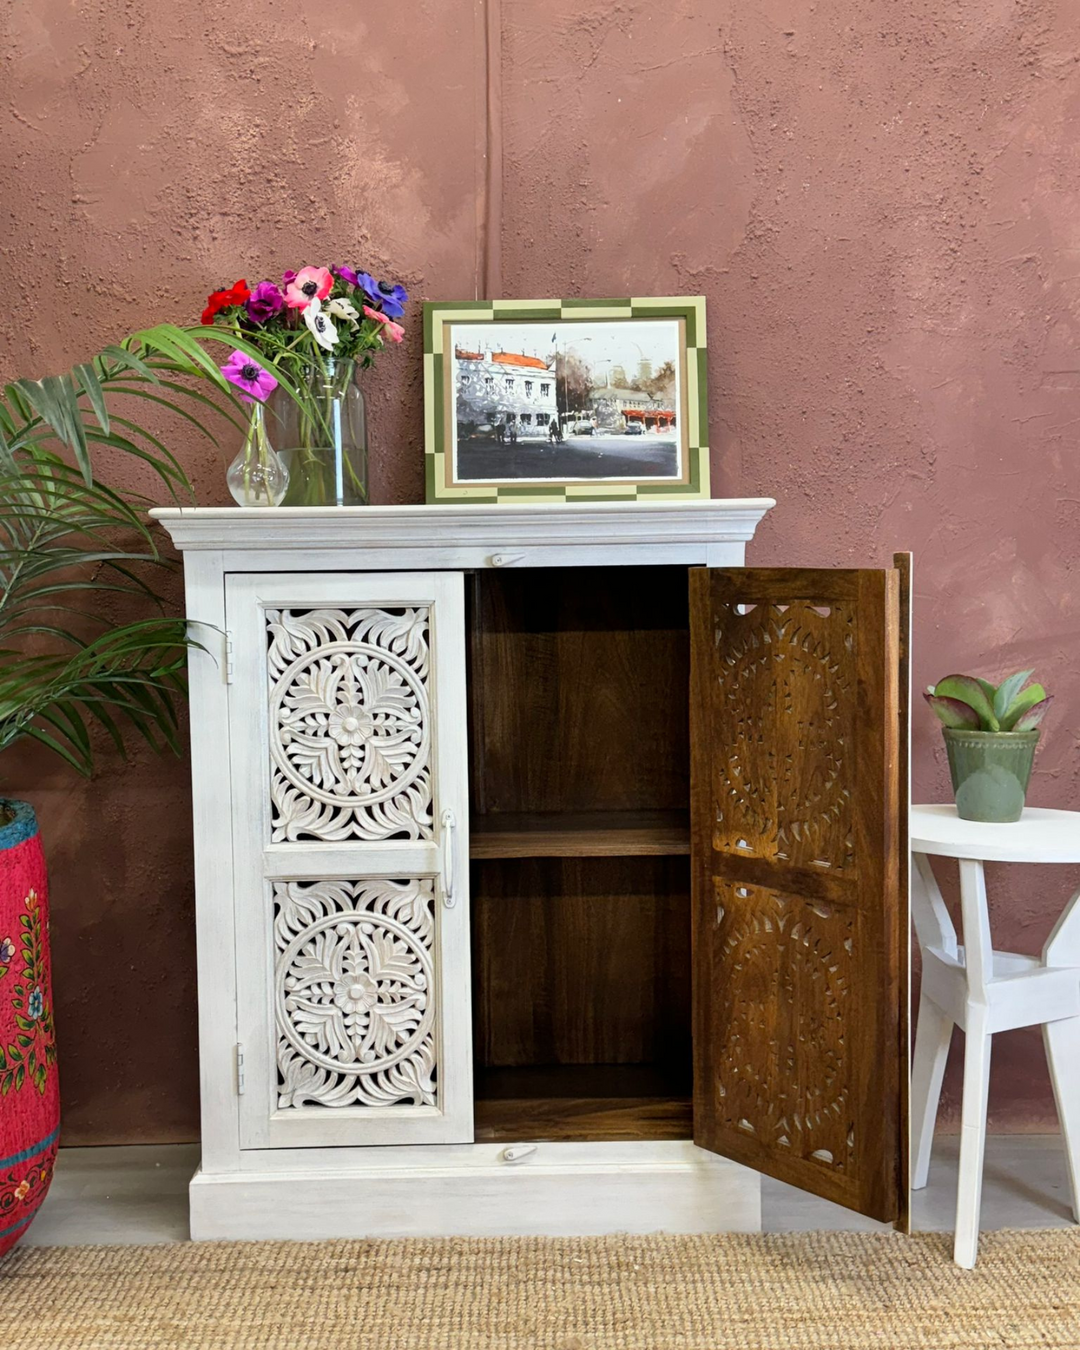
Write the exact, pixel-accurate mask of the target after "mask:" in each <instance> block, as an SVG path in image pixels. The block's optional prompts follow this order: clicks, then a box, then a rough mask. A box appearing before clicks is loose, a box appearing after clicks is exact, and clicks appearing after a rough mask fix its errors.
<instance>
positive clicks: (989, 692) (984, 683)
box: [975, 675, 997, 703]
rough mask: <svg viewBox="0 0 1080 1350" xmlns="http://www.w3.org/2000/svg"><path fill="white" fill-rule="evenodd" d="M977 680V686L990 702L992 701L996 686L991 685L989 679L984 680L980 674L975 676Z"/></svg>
mask: <svg viewBox="0 0 1080 1350" xmlns="http://www.w3.org/2000/svg"><path fill="white" fill-rule="evenodd" d="M975 678H976V680H978V682H979V688H980V689H981V690H982V691H983V693H984V694H985V695H986V697H987V698H988V699H989V700H990V702H991V703H993V701H994V695H995V694H996V693H997V687H996V686H995V685H992V684H991V683H990V681H989V680H984V679H983V678H982V676H981V675H976V676H975Z"/></svg>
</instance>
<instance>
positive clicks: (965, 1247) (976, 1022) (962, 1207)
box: [953, 1007, 991, 1270]
mask: <svg viewBox="0 0 1080 1350" xmlns="http://www.w3.org/2000/svg"><path fill="white" fill-rule="evenodd" d="M987 1020H988V1019H987V1016H986V1010H985V1009H984V1008H971V1007H969V1009H968V1026H967V1032H966V1034H965V1037H964V1100H963V1105H962V1107H961V1112H960V1180H959V1183H958V1185H957V1188H956V1240H955V1242H954V1244H953V1259H954V1260H955V1261H956V1264H957V1265H958V1266H964V1267H966V1268H967V1269H968V1270H970V1269H971V1268H972V1266H974V1264H975V1255H976V1253H977V1252H978V1250H979V1209H980V1207H981V1205H982V1177H983V1157H984V1155H985V1152H986V1103H987V1095H988V1091H989V1087H990V1042H991V1037H990V1036H989V1034H988V1033H987V1031H986V1025H987Z"/></svg>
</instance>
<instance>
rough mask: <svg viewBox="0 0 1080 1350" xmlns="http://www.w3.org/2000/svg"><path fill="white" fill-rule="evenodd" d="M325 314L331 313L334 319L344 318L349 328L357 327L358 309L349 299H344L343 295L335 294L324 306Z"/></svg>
mask: <svg viewBox="0 0 1080 1350" xmlns="http://www.w3.org/2000/svg"><path fill="white" fill-rule="evenodd" d="M326 312H327V314H332V315H333V316H334V318H335V319H344V320H345V322H346V323H347V324H348V325H349V327H350V328H359V326H360V325H359V323H358V322H357V320H358V319H359V318H360V311H359V310H358V309H357V308H356V306H355V305H354V304H353V302H352V301H351V300H346V299H345V297H344V296H343V295H339V296H337V297H336V298H335V299H333V300H331V301H330V303H329V304H328V305H327V306H326Z"/></svg>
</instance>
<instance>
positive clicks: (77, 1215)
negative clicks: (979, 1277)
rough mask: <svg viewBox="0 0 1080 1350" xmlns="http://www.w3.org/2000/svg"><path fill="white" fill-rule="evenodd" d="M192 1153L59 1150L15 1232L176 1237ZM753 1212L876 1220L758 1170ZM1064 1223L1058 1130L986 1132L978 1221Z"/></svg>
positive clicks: (45, 1242)
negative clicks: (24, 1223) (25, 1228)
mask: <svg viewBox="0 0 1080 1350" xmlns="http://www.w3.org/2000/svg"><path fill="white" fill-rule="evenodd" d="M958 1146H959V1140H958V1138H957V1136H955V1135H945V1136H942V1137H939V1138H938V1140H937V1141H936V1143H935V1147H934V1161H933V1163H932V1165H931V1168H930V1184H929V1185H928V1186H927V1188H926V1189H925V1190H923V1191H919V1192H918V1193H917V1194H916V1195H915V1197H914V1205H913V1213H914V1226H915V1228H916V1229H918V1230H922V1231H937V1232H942V1231H944V1232H951V1231H952V1227H953V1213H954V1208H955V1205H956V1167H957V1151H958ZM198 1159H199V1149H198V1145H196V1144H167V1145H144V1146H140V1147H126V1148H69V1149H63V1150H62V1151H61V1154H60V1161H59V1163H58V1165H57V1170H56V1179H55V1181H54V1182H53V1186H52V1190H51V1191H50V1192H49V1196H48V1198H47V1200H46V1201H45V1204H44V1205H43V1206H42V1209H41V1212H40V1213H39V1215H38V1217H37V1218H36V1219H35V1221H34V1223H33V1224H32V1225H31V1228H30V1231H29V1233H28V1234H27V1235H26V1237H25V1238H24V1239H23V1241H24V1242H26V1243H31V1244H37V1245H38V1246H46V1247H55V1246H68V1245H73V1244H76V1243H93V1242H98V1243H149V1242H178V1241H183V1240H184V1239H186V1238H187V1236H188V1227H187V1184H188V1181H189V1180H190V1179H191V1174H192V1173H193V1172H194V1171H195V1168H196V1165H197V1164H198ZM762 1211H763V1225H764V1228H765V1230H766V1231H767V1232H785V1231H786V1232H795V1231H803V1230H807V1229H821V1228H833V1229H850V1230H861V1231H873V1230H874V1229H880V1228H883V1227H885V1225H883V1224H877V1223H874V1222H872V1221H871V1220H869V1219H863V1218H862V1217H861V1216H859V1215H855V1214H851V1213H849V1212H848V1211H847V1210H846V1209H841V1208H840V1207H839V1206H838V1205H833V1204H831V1203H829V1201H827V1200H816V1199H814V1198H812V1197H810V1196H807V1195H804V1194H803V1193H802V1192H801V1191H796V1190H794V1189H793V1188H792V1187H790V1186H785V1185H783V1183H781V1182H778V1181H771V1180H769V1179H768V1178H766V1179H765V1181H764V1183H763V1191H762ZM1071 1222H1072V1218H1071V1214H1070V1210H1069V1188H1068V1178H1067V1175H1066V1170H1065V1157H1064V1154H1063V1152H1062V1149H1061V1140H1060V1139H1059V1138H1058V1136H1057V1135H998V1136H991V1137H990V1138H989V1139H988V1141H987V1146H986V1171H985V1179H984V1183H983V1205H982V1227H983V1229H984V1230H987V1229H991V1228H1059V1227H1064V1226H1066V1225H1068V1224H1069V1223H1071Z"/></svg>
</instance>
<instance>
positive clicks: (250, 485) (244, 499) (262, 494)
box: [225, 403, 289, 506]
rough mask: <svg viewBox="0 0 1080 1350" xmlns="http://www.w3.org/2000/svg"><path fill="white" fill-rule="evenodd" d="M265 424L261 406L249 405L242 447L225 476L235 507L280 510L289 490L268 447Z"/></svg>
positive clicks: (278, 460)
mask: <svg viewBox="0 0 1080 1350" xmlns="http://www.w3.org/2000/svg"><path fill="white" fill-rule="evenodd" d="M266 420H267V419H266V409H265V407H264V405H263V404H262V403H252V405H251V417H250V419H249V420H248V426H247V432H246V433H245V436H244V443H243V445H242V446H241V447H240V453H239V454H238V455H237V456H236V458H235V459H234V460H233V462H232V463H231V464H230V465H229V468H228V471H227V472H226V474H225V481H226V482H227V483H228V485H229V491H230V492H231V493H232V495H233V500H234V501H235V502H236V504H237V505H238V506H280V505H281V501H282V498H283V497H284V496H285V492H286V490H287V488H288V486H289V470H288V469H287V468H286V466H285V465H284V464H283V463H282V460H281V456H280V455H279V454H278V453H277V451H276V450H275V449H274V447H273V445H271V443H270V437H269V435H268V433H267V427H266Z"/></svg>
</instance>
